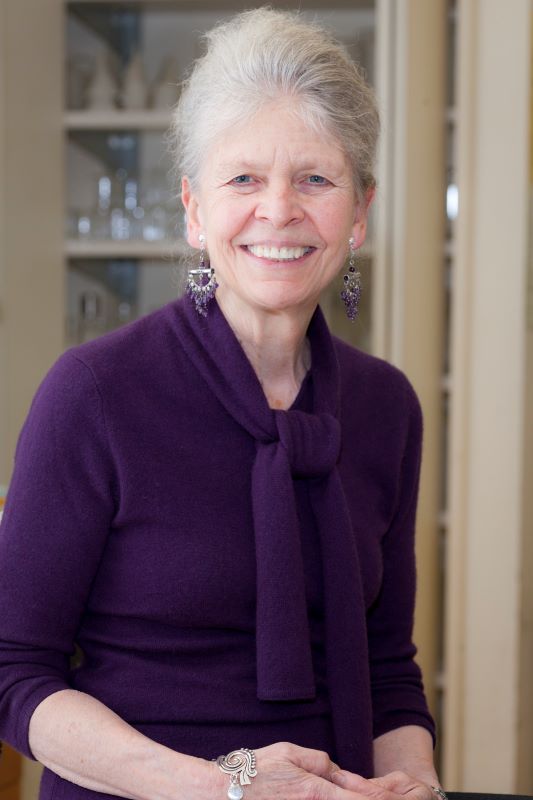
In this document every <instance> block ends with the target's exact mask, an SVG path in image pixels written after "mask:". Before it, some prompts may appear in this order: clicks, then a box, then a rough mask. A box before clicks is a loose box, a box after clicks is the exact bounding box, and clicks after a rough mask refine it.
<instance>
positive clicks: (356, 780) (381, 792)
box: [331, 769, 437, 800]
mask: <svg viewBox="0 0 533 800" xmlns="http://www.w3.org/2000/svg"><path fill="white" fill-rule="evenodd" d="M331 780H332V781H333V782H334V783H335V784H337V785H338V786H342V787H343V788H344V789H347V790H349V791H351V792H354V793H356V794H359V795H365V796H367V797H373V798H375V800H395V798H398V797H399V796H402V795H403V796H405V795H407V796H408V797H409V798H410V799H411V800H435V794H434V793H433V791H432V789H431V787H430V785H429V784H427V783H423V782H422V781H420V780H418V779H417V778H413V777H412V776H410V775H408V774H407V773H406V772H401V771H399V770H398V771H395V772H389V773H388V775H383V777H381V778H370V779H368V780H367V779H366V778H362V777H361V776H359V775H355V774H354V773H353V772H348V771H347V770H343V769H341V770H337V771H335V772H333V773H332V776H331ZM435 783H437V781H435Z"/></svg>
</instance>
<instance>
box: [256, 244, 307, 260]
mask: <svg viewBox="0 0 533 800" xmlns="http://www.w3.org/2000/svg"><path fill="white" fill-rule="evenodd" d="M244 249H245V250H247V251H248V252H249V253H251V254H252V255H253V256H256V258H265V259H268V260H269V261H296V260H297V259H299V258H302V256H306V255H307V254H308V253H311V252H312V251H313V250H315V249H316V248H314V247H272V246H268V245H261V244H255V245H254V244H249V245H245V248H244Z"/></svg>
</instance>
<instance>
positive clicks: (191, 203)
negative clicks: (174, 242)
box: [181, 175, 202, 249]
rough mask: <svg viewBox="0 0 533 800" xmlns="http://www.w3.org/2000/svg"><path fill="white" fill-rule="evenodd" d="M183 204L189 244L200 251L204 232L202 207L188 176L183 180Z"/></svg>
mask: <svg viewBox="0 0 533 800" xmlns="http://www.w3.org/2000/svg"><path fill="white" fill-rule="evenodd" d="M181 202H182V203H183V207H184V209H185V213H186V216H187V242H188V243H189V244H190V246H191V247H196V248H197V249H199V248H200V247H201V244H200V238H199V237H200V233H201V232H202V225H201V223H200V206H199V203H198V199H197V197H196V195H195V194H194V193H193V191H192V189H191V184H190V182H189V179H188V177H187V176H186V175H184V176H183V178H182V179H181Z"/></svg>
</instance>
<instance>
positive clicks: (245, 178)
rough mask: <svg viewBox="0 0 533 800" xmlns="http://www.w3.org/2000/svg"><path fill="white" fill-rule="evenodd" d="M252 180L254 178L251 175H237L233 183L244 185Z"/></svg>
mask: <svg viewBox="0 0 533 800" xmlns="http://www.w3.org/2000/svg"><path fill="white" fill-rule="evenodd" d="M251 180H252V178H251V176H250V175H237V177H236V178H233V180H232V183H239V184H241V185H242V184H244V183H249V182H250V181H251Z"/></svg>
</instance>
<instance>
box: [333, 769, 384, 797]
mask: <svg viewBox="0 0 533 800" xmlns="http://www.w3.org/2000/svg"><path fill="white" fill-rule="evenodd" d="M335 774H336V773H335ZM320 784H321V785H320V787H319V790H320V791H319V794H318V795H317V796H318V797H320V800H365V797H367V796H368V795H365V794H363V793H361V792H357V791H352V790H351V789H349V788H347V787H342V786H339V785H337V784H336V783H334V782H333V781H329V780H326V779H321V780H320ZM378 791H383V790H378Z"/></svg>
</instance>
